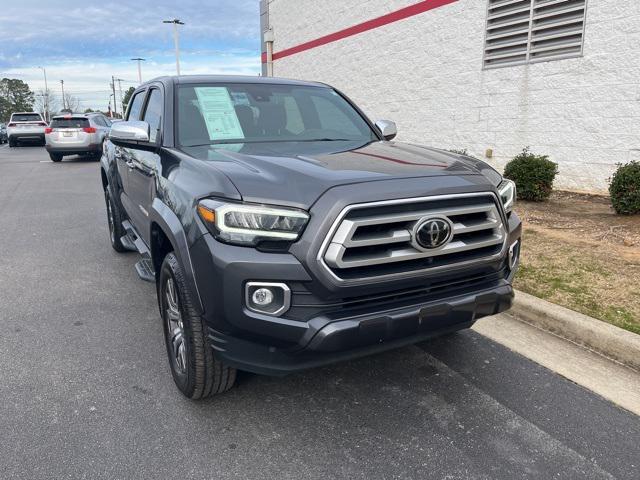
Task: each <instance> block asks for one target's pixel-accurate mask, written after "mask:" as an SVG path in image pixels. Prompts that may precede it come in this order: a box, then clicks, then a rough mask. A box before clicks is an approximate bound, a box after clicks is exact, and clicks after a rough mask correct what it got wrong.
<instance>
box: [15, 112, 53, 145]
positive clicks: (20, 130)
mask: <svg viewBox="0 0 640 480" xmlns="http://www.w3.org/2000/svg"><path fill="white" fill-rule="evenodd" d="M46 127H47V122H45V121H44V120H43V119H42V116H41V115H40V114H39V113H36V112H16V113H12V114H11V120H9V124H8V125H7V136H8V137H9V146H10V147H17V146H18V144H19V143H20V142H25V141H28V142H33V141H37V142H40V143H41V144H42V145H44V129H45V128H46Z"/></svg>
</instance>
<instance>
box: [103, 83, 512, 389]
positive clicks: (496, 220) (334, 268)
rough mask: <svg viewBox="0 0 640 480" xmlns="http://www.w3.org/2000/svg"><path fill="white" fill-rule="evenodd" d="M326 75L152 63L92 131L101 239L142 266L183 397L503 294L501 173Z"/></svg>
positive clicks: (433, 331)
mask: <svg viewBox="0 0 640 480" xmlns="http://www.w3.org/2000/svg"><path fill="white" fill-rule="evenodd" d="M395 136H396V127H395V124H394V123H393V122H390V121H382V120H381V121H378V122H376V123H372V122H371V121H370V120H369V119H368V118H367V116H366V115H365V114H364V113H363V112H362V111H361V110H360V109H359V108H358V107H357V106H356V105H355V104H354V103H353V102H351V101H350V100H349V99H348V98H347V97H346V96H345V95H344V94H343V93H341V92H339V91H338V90H336V89H334V88H331V87H329V86H327V85H324V84H320V83H313V82H302V81H293V80H284V79H274V78H255V77H226V76H180V77H162V78H158V79H155V80H152V81H149V82H147V83H145V84H143V85H141V86H140V87H138V88H137V90H136V91H135V93H134V94H133V96H132V98H131V101H130V102H129V107H128V110H127V114H126V119H125V121H123V122H118V123H115V124H114V125H113V127H112V129H111V132H110V134H109V137H108V139H107V141H106V142H105V147H104V154H103V156H102V159H101V176H102V185H103V187H104V196H105V200H106V209H107V217H108V226H109V233H110V240H111V244H112V246H113V248H114V249H115V250H116V251H118V252H125V251H128V250H131V251H137V252H139V253H140V254H141V259H140V261H138V263H136V265H135V267H136V270H137V271H138V274H139V275H140V277H141V278H142V279H144V280H147V281H150V282H154V283H155V285H156V290H157V298H158V305H159V309H160V315H161V318H162V325H163V329H164V337H165V342H166V349H167V354H168V359H169V364H170V368H171V372H172V375H173V379H174V381H175V383H176V385H177V386H178V388H179V389H180V391H181V392H182V393H183V394H184V395H186V396H187V397H189V398H192V399H199V398H204V397H207V396H209V395H211V394H214V393H220V392H223V391H225V390H228V389H229V388H231V387H232V386H233V384H234V381H235V377H236V369H240V370H246V371H250V372H255V373H259V374H267V375H283V374H287V373H290V372H295V371H299V370H302V369H307V368H311V367H316V366H321V365H326V364H329V363H333V362H336V361H341V360H346V359H351V358H356V357H360V356H363V355H368V354H372V353H376V352H381V351H384V350H387V349H391V348H396V347H400V346H404V345H409V344H413V343H416V342H420V341H422V340H425V339H427V338H430V337H434V336H437V335H443V334H447V333H451V332H454V331H456V330H460V329H464V328H468V327H470V326H471V325H472V324H473V323H474V322H475V321H476V320H477V319H479V318H481V317H483V316H487V315H493V314H496V313H498V312H502V311H504V310H506V309H508V308H509V307H510V306H511V303H512V299H513V288H512V286H511V284H512V280H513V277H514V275H515V272H516V269H517V266H518V261H519V253H520V235H521V222H520V220H519V218H518V216H517V215H516V213H515V212H514V211H513V205H514V201H515V196H516V195H515V186H514V184H513V183H512V182H511V181H509V180H505V179H503V178H502V176H501V175H500V174H499V173H498V172H497V171H496V170H494V169H493V168H492V167H490V166H489V165H488V164H486V163H484V162H482V161H480V160H477V159H474V158H471V157H468V156H463V155H458V154H454V153H450V152H447V151H443V150H437V149H433V148H427V147H423V146H418V145H413V144H407V143H399V142H393V141H392V140H393V138H394V137H395Z"/></svg>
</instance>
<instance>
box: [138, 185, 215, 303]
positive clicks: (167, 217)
mask: <svg viewBox="0 0 640 480" xmlns="http://www.w3.org/2000/svg"><path fill="white" fill-rule="evenodd" d="M149 220H150V221H151V222H155V223H157V224H158V226H159V227H160V229H161V230H162V231H163V233H164V234H165V235H166V236H167V238H168V239H169V241H170V242H171V245H172V246H173V253H174V254H175V255H176V257H177V258H178V261H179V262H180V264H181V265H182V268H183V270H184V275H185V281H186V284H187V288H189V290H190V292H191V298H192V299H194V301H195V302H194V305H193V307H194V308H195V309H196V310H197V312H198V314H199V315H202V314H203V313H204V308H203V306H202V300H201V298H200V292H199V291H198V285H197V284H196V280H195V274H194V271H193V264H192V263H191V254H190V253H189V243H188V242H187V236H186V234H185V231H184V228H183V227H182V223H181V222H180V220H179V219H178V217H177V215H176V214H175V213H174V212H173V210H171V209H170V208H169V207H168V206H167V205H166V204H165V203H164V202H162V201H161V200H160V199H159V198H157V197H156V198H154V200H153V203H152V204H151V208H150V211H149Z"/></svg>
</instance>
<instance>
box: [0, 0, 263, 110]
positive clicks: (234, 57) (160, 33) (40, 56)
mask: <svg viewBox="0 0 640 480" xmlns="http://www.w3.org/2000/svg"><path fill="white" fill-rule="evenodd" d="M2 3H3V5H2V7H1V8H0V49H1V50H2V52H1V53H0V77H1V76H8V77H13V78H21V79H22V80H24V81H26V82H27V83H29V85H30V87H31V89H32V90H33V91H38V90H42V89H44V79H43V74H42V70H40V69H38V68H37V67H38V66H43V67H45V68H46V70H47V77H48V83H49V88H50V89H51V90H53V91H54V92H60V79H63V80H64V81H65V91H66V92H69V93H71V94H73V95H76V96H78V97H79V98H80V99H81V100H82V105H83V107H85V108H86V107H91V108H100V109H106V107H107V104H108V100H109V82H110V81H111V76H112V75H113V76H114V77H116V78H122V79H125V80H126V82H123V84H122V87H123V89H125V88H128V87H129V86H132V85H136V84H137V67H136V64H135V62H131V61H129V59H130V58H132V57H137V56H141V57H143V58H146V59H147V62H145V63H143V77H144V79H147V80H148V79H150V78H153V77H156V76H161V75H172V74H174V73H175V63H174V57H173V38H172V29H171V26H170V25H164V24H163V23H162V20H164V19H167V18H174V17H175V16H178V17H179V18H181V19H182V20H183V21H184V22H185V23H186V25H185V26H184V27H181V30H180V43H181V70H182V73H183V74H216V73H220V74H247V75H257V74H258V72H259V70H260V58H259V55H260V52H259V10H258V0H182V1H180V2H178V1H176V0H153V1H151V0H146V1H145V0H142V1H138V2H130V1H123V0H121V1H116V0H103V1H101V2H98V3H91V2H86V0H82V1H81V0H65V1H61V0H21V1H19V2H2Z"/></svg>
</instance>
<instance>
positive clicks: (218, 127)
mask: <svg viewBox="0 0 640 480" xmlns="http://www.w3.org/2000/svg"><path fill="white" fill-rule="evenodd" d="M177 128H178V132H177V134H178V141H179V143H180V145H181V146H184V147H192V146H199V145H212V144H217V143H219V144H222V143H258V142H313V141H323V142H329V141H362V142H363V143H367V142H371V141H375V140H378V137H377V136H376V134H375V133H374V132H373V131H372V130H371V128H370V127H369V125H368V124H367V122H366V121H365V120H364V119H363V118H362V116H361V115H360V114H358V112H357V111H356V110H354V108H353V107H352V106H351V105H350V104H349V103H348V102H347V101H346V100H345V99H344V98H342V97H341V96H340V95H339V94H338V93H337V92H336V91H334V90H332V89H331V88H324V87H309V86H300V85H270V84H210V85H183V86H181V87H180V88H179V90H178V122H177Z"/></svg>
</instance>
